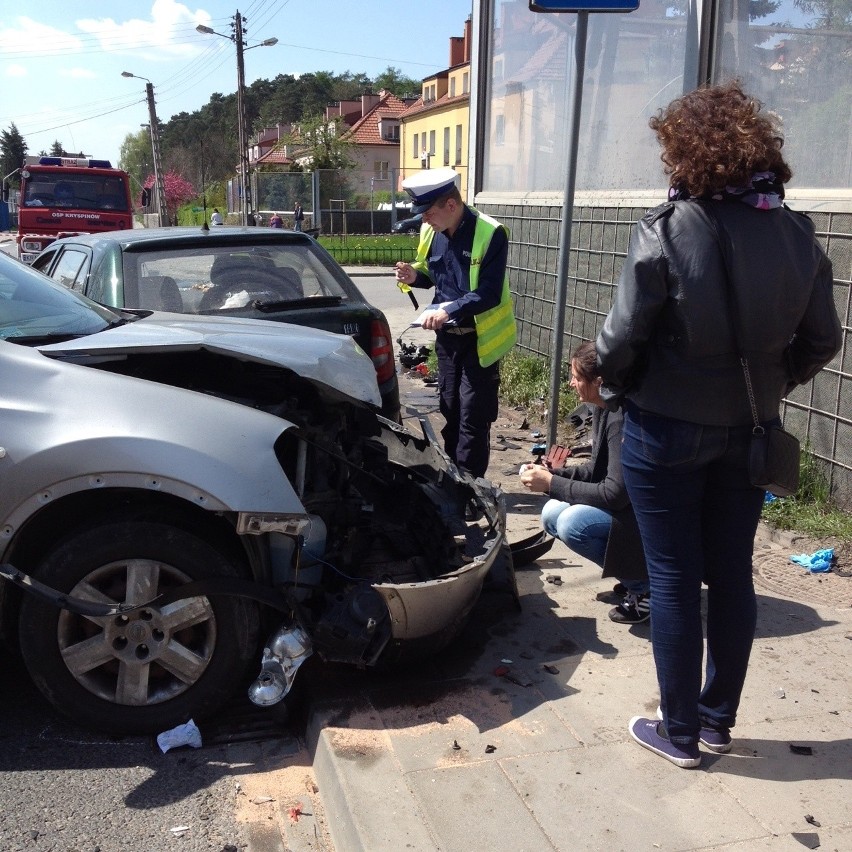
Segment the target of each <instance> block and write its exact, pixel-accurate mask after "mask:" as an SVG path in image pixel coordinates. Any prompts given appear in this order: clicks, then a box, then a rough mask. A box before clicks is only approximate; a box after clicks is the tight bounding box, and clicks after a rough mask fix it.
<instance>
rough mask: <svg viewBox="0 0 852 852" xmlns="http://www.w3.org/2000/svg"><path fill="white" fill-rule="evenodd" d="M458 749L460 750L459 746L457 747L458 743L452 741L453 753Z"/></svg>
mask: <svg viewBox="0 0 852 852" xmlns="http://www.w3.org/2000/svg"><path fill="white" fill-rule="evenodd" d="M460 749H461V746H460V745H459V741H458V740H453V751H459V750H460Z"/></svg>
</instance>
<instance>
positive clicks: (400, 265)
mask: <svg viewBox="0 0 852 852" xmlns="http://www.w3.org/2000/svg"><path fill="white" fill-rule="evenodd" d="M395 269H396V280H397V281H402V283H403V284H413V283H414V282H415V281H416V280H417V271H416V270H415V269H414V267H413V266H412V265H411V264H410V263H406V262H405V261H404V260H400V261H397V263H396V266H395Z"/></svg>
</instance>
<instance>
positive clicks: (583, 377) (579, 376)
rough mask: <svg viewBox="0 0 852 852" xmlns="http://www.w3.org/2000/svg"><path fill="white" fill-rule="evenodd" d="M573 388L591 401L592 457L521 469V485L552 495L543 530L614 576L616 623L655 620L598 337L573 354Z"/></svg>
mask: <svg viewBox="0 0 852 852" xmlns="http://www.w3.org/2000/svg"><path fill="white" fill-rule="evenodd" d="M571 387H572V388H573V389H574V392H575V393H576V394H577V396H579V398H580V400H581V401H582V402H585V403H588V404H590V405H591V406H593V414H592V454H591V457H590V458H589V460H588V461H587V462H585V463H584V464H579V465H574V466H571V467H563V468H560V469H557V470H550V469H548V467H546V466H545V465H543V464H526V465H523V466H522V467H521V470H520V477H521V482H522V483H523V485H524V486H525V487H526V488H528V489H529V490H530V491H533V492H537V493H541V494H548V495H549V496H550V498H551V499H550V500H548V501H547V503H545V505H544V508H543V509H542V511H541V524H542V526H543V527H544V530H545V532H547V533H549V534H550V535H552V536H555V537H556V538H558V539H559V540H560V541H561V542H563V543H564V544H566V545H568V547H569V548H571V550H573V551H574V552H575V553H579V554H580V556H583V557H585V558H586V559H589V560H591V561H592V562H594V563H595V564H596V565H599V566H601V568H603V576H604V577H616V578H617V579H618V581H619V583H620V584H621V585H622V586H623V587H624V590H625V592H624V600H623V601H622V602H621V603H620V604H619V605H618V606H616V607H614V608H613V609H612V610H611V611H610V613H609V617H610V619H611V620H612V621H615V622H616V623H618V624H641V623H642V622H644V621H647V620H648V618H649V617H650V600H649V594H648V592H649V588H650V587H649V584H648V574H647V571H646V570H645V557H644V556H643V554H642V541H641V539H640V538H639V529H638V527H637V526H636V519H635V518H634V516H633V510H632V509H631V507H630V499H629V497H628V496H627V489H626V488H625V487H624V477H623V475H622V472H621V424H622V414H621V411H620V410H618V409H616V410H615V411H609V410H608V409H607V408H606V407H605V405H604V401H603V399H602V398H601V395H600V387H601V378H600V376H599V375H598V365H597V354H596V352H595V344H594V341H591V340H586V341H584V342H583V343H581V344H580V345H579V346H578V347H577V349H576V350H575V351H574V353H573V354H572V356H571Z"/></svg>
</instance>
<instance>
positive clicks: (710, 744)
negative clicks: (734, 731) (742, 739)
mask: <svg viewBox="0 0 852 852" xmlns="http://www.w3.org/2000/svg"><path fill="white" fill-rule="evenodd" d="M657 718H658V719H660V720H661V721H662V718H663V708H662V707H657ZM698 742H700V743H701V745H703V746H704V748H709V749H710V751H714V752H716V754H727V753H728V752H729V751H730V750H731V748H732V747H733V745H734V743H733V740H732V739H731V734H730V732H729V731H727V730H723V731H717V730H716V729H715V728H706V727H704V726H702V728H701V731H700V732H699V734H698Z"/></svg>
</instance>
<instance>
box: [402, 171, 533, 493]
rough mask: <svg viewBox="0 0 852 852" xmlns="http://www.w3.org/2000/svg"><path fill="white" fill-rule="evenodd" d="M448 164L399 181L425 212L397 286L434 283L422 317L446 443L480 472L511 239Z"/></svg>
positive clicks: (495, 382) (510, 329) (509, 324)
mask: <svg viewBox="0 0 852 852" xmlns="http://www.w3.org/2000/svg"><path fill="white" fill-rule="evenodd" d="M460 180H461V179H460V176H459V174H458V172H456V171H455V170H454V169H451V168H442V169H424V170H422V171H419V172H418V173H417V174H416V175H414V176H413V177H410V178H406V179H405V180H404V181H403V182H402V187H403V189H405V191H406V192H407V193H408V194H409V196H410V197H411V199H412V202H413V206H412V208H411V212H412V215H414V214H417V213H422V214H423V223H424V225H425V226H426V227H423V228H422V229H421V232H420V243H419V245H418V247H417V258H416V260H415V261H414V263H406V262H404V261H399V262H398V263H397V264H396V279H397V282H398V283H399V284H400V287H401V289H405V290H408V289H409V288H410V287H424V288H429V287H434V288H435V294H434V297H433V304H432V305H430V309H428V310H426V311H424V313H423V314H422V315H421V317H420V321H421V323H420V324H421V325H422V327H423V328H426V329H429V330H431V331H434V332H435V352H436V354H437V357H438V385H439V393H440V411H441V414H442V415H443V417H444V420H445V425H444V428H443V429H442V430H441V435H442V437H443V439H444V449H445V450H446V452H447V455H448V456H449V457H450V458H451V459H452V460H453V461H454V462H455V463H456V465H457V466H458V467H460V468H462V469H464V470H465V471H467V472H468V473H470V474H472V475H473V476H475V477H480V476H484V475H485V471H486V470H487V468H488V459H489V454H490V437H491V424H492V423H493V422H494V421H495V420H496V419H497V406H498V392H499V387H500V359H501V358H502V357H503V356H504V355H505V354H506V353H507V352H509V350H510V349H511V348H512V347H513V346H514V344H515V335H516V332H515V317H514V314H513V311H512V300H511V296H510V294H509V279H508V277H507V275H506V260H507V257H508V251H509V237H508V231H507V229H506V227H505V226H504V225H502V224H500V223H499V222H498V221H497V220H495V219H492V218H491V217H490V216H486V215H485V214H483V213H480V212H479V211H478V210H476V209H474V208H473V207H469V206H468V205H466V204H465V203H464V202H463V201H462V198H461V193H460V192H459V186H460Z"/></svg>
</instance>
